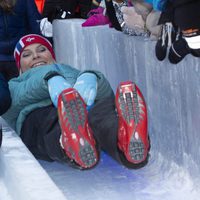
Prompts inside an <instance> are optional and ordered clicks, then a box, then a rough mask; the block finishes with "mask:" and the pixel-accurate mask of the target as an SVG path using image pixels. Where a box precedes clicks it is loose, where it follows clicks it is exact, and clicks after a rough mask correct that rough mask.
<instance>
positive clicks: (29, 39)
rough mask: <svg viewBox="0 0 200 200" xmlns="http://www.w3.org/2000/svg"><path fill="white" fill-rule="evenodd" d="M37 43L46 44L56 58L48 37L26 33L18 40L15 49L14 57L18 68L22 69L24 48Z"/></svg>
mask: <svg viewBox="0 0 200 200" xmlns="http://www.w3.org/2000/svg"><path fill="white" fill-rule="evenodd" d="M35 43H39V44H42V45H44V46H45V47H46V48H47V49H48V50H49V51H50V53H51V55H52V57H53V58H54V59H55V54H54V51H53V47H52V45H51V43H50V42H49V41H48V40H47V39H46V38H44V37H42V36H40V35H37V34H29V35H25V36H23V37H22V38H21V39H20V40H19V41H18V43H17V44H16V46H15V50H14V58H15V62H16V64H17V67H18V69H20V59H21V53H22V52H23V50H24V48H25V47H27V46H29V45H31V44H35Z"/></svg>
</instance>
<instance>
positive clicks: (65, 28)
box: [53, 19, 200, 200]
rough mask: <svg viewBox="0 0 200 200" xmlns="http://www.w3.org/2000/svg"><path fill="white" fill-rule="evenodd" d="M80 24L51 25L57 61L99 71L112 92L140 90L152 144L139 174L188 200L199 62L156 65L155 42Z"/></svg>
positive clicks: (199, 175) (196, 178) (198, 176)
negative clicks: (131, 85) (129, 85)
mask: <svg viewBox="0 0 200 200" xmlns="http://www.w3.org/2000/svg"><path fill="white" fill-rule="evenodd" d="M82 22H83V21H82V20H78V19H72V20H56V21H54V24H53V25H54V26H53V30H54V45H55V52H56V57H57V61H59V62H62V63H65V64H69V65H72V66H74V67H76V68H79V69H81V70H83V69H97V70H100V71H102V72H103V73H104V74H105V75H106V77H107V78H108V80H109V81H110V83H111V85H112V87H113V89H114V90H116V87H117V85H118V83H119V82H120V81H124V80H132V81H134V82H135V83H136V84H137V85H138V86H139V87H140V89H141V91H142V92H143V94H144V96H145V99H146V102H147V105H148V115H149V134H150V137H151V144H152V148H151V160H150V167H149V169H147V172H145V173H149V175H152V177H153V176H154V175H155V174H156V172H157V173H158V174H157V175H156V176H157V177H159V179H162V180H165V181H164V182H162V184H163V185H165V184H166V185H165V186H164V188H167V189H166V194H169V193H170V192H172V190H174V193H176V192H177V193H178V192H180V194H181V193H182V194H184V193H185V194H184V195H183V196H181V199H188V198H189V197H188V196H187V195H186V193H187V192H186V190H185V186H186V188H187V189H188V195H189V193H190V191H193V192H194V191H195V190H196V189H197V188H198V187H197V185H199V182H200V167H199V166H200V145H199V144H200V133H199V132H200V131H199V130H200V87H199V86H200V73H199V72H200V59H199V58H195V57H192V56H190V55H188V56H187V57H186V58H185V59H184V60H183V61H182V62H180V63H179V64H177V65H173V64H170V63H169V61H168V60H167V59H165V61H163V62H160V61H158V60H157V59H156V57H155V53H154V48H155V41H150V40H148V39H144V38H141V37H132V36H127V35H124V34H123V33H121V32H118V31H116V30H114V29H110V28H109V27H108V26H99V27H87V28H82V27H81V23H82ZM152 166H153V167H152ZM153 170H155V171H156V172H155V171H153ZM154 173H155V174H154ZM161 177H162V178H161ZM186 177H189V178H186ZM186 179H187V180H186ZM152 180H153V178H152ZM167 181H169V183H168V182H167ZM176 181H178V182H176ZM160 183H161V182H159V181H155V182H154V185H153V184H152V187H150V188H151V189H152V188H154V186H155V188H156V186H158V188H159V185H160ZM182 183H183V185H181V184H182ZM190 184H191V185H192V186H191V185H190ZM178 185H179V186H178ZM187 185H190V186H191V187H190V186H188V187H187ZM176 186H177V188H176ZM150 188H149V190H151V189H150ZM170 188H171V189H170ZM172 188H174V189H172ZM178 188H182V189H183V191H181V190H179V191H178ZM164 190H165V189H164ZM154 192H155V193H156V192H158V191H157V190H154V189H153V193H154ZM197 194H198V192H197ZM179 197H180V196H179ZM152 199H153V198H152ZM167 199H168V198H167ZM169 199H170V198H169ZM171 199H177V198H176V197H175V196H174V198H171ZM190 199H192V200H197V197H196V196H191V198H190Z"/></svg>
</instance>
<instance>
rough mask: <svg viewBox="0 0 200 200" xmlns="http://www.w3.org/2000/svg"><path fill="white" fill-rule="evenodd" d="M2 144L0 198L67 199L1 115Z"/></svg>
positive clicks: (8, 199) (0, 149)
mask: <svg viewBox="0 0 200 200" xmlns="http://www.w3.org/2000/svg"><path fill="white" fill-rule="evenodd" d="M0 124H3V143H2V147H1V148H0V199H1V200H55V199H59V200H66V197H65V196H64V195H63V193H62V192H61V191H60V190H59V189H58V188H57V186H56V185H55V183H54V182H53V181H52V180H51V179H50V177H49V176H48V174H47V173H46V172H45V170H44V169H43V168H42V167H41V166H40V165H39V163H38V162H37V160H36V159H35V158H34V157H33V155H32V154H31V153H30V152H29V151H28V149H27V148H26V147H25V145H24V144H23V143H22V141H21V139H20V138H19V137H18V136H17V135H16V133H15V132H14V131H13V130H12V129H10V128H9V127H8V126H7V125H6V124H5V122H4V121H3V120H2V119H1V118H0Z"/></svg>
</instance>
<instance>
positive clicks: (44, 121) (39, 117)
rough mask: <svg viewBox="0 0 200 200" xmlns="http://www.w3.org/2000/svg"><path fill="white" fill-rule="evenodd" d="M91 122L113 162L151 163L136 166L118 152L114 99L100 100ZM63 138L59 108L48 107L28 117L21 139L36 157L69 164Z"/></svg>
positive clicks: (92, 110)
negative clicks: (61, 143)
mask: <svg viewBox="0 0 200 200" xmlns="http://www.w3.org/2000/svg"><path fill="white" fill-rule="evenodd" d="M88 119H89V124H90V126H91V128H92V130H93V133H94V137H95V139H96V141H97V143H98V146H99V147H100V149H102V150H104V151H105V152H107V153H108V154H109V155H110V156H111V157H112V158H113V159H115V160H116V161H118V162H119V163H121V164H123V165H125V166H126V167H128V168H139V167H142V166H144V165H145V164H146V163H147V159H148V158H147V159H146V160H145V161H144V162H143V163H141V164H140V165H134V164H132V163H130V162H128V161H127V160H126V159H125V157H124V155H123V153H122V152H120V150H119V149H118V147H117V133H118V117H117V113H116V110H115V101H114V98H107V99H102V100H100V101H98V102H97V103H96V104H95V106H94V107H93V108H92V109H91V111H90V112H89V115H88ZM60 135H61V130H60V126H59V123H58V115H57V109H56V108H55V107H53V106H48V107H45V108H39V109H37V110H35V111H33V112H32V113H30V114H29V115H28V116H27V118H26V120H25V121H24V124H23V127H22V130H21V135H20V137H21V138H22V140H23V142H24V143H25V144H26V146H27V147H28V148H29V150H30V151H31V152H32V153H33V155H34V156H35V157H36V158H38V159H44V160H49V161H53V160H56V161H60V162H65V161H67V158H66V155H65V153H64V151H63V150H62V149H61V146H60V143H59V138H60Z"/></svg>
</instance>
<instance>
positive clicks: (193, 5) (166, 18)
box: [159, 0, 200, 30]
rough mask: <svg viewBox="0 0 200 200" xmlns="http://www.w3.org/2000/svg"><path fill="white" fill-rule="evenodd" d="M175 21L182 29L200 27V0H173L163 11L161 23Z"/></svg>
mask: <svg viewBox="0 0 200 200" xmlns="http://www.w3.org/2000/svg"><path fill="white" fill-rule="evenodd" d="M166 22H173V24H174V25H175V26H178V27H179V28H180V29H181V30H187V29H196V28H200V1H199V0H175V1H174V0H171V1H168V3H167V6H166V9H165V10H164V11H163V12H162V14H161V17H160V20H159V24H164V23H166Z"/></svg>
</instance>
